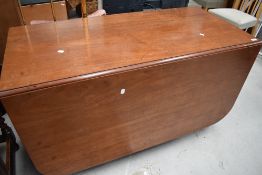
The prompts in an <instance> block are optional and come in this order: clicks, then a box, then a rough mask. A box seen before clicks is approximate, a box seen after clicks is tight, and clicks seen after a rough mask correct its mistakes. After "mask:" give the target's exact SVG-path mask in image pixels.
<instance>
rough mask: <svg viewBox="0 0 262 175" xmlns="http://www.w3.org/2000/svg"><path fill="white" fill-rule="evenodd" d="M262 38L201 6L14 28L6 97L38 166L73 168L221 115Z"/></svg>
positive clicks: (1, 89)
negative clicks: (221, 18) (204, 9)
mask: <svg viewBox="0 0 262 175" xmlns="http://www.w3.org/2000/svg"><path fill="white" fill-rule="evenodd" d="M46 31H49V32H46ZM261 44H262V43H261V41H256V39H254V38H253V37H252V36H251V35H249V34H247V33H245V32H243V31H241V30H239V29H237V28H236V27H234V26H232V25H230V24H228V23H227V22H224V21H222V20H220V19H219V18H217V17H214V16H212V15H211V14H208V13H207V12H205V11H203V10H201V9H199V8H180V9H172V10H171V9H170V10H158V11H150V12H139V13H130V14H122V15H109V16H103V17H96V18H90V19H83V20H82V19H76V20H71V21H62V22H57V23H49V24H41V25H35V26H23V27H16V28H12V29H11V30H10V32H9V38H8V44H7V48H6V55H5V62H4V66H3V71H2V76H1V81H0V98H1V100H2V102H3V104H4V106H5V108H6V110H7V112H8V114H9V116H10V118H11V120H12V122H13V124H14V126H15V128H16V130H17V132H18V134H19V135H20V137H21V140H22V142H23V144H24V146H25V148H26V150H27V151H28V153H29V155H30V157H31V159H32V161H33V163H34V164H35V166H36V167H37V169H38V170H39V171H40V172H41V173H42V174H45V175H55V174H57V175H58V174H59V175H63V174H70V173H73V172H76V171H80V170H83V169H86V168H89V167H92V166H96V165H98V164H102V163H105V162H108V161H110V160H113V159H116V158H120V157H122V156H125V155H128V154H131V153H134V152H137V151H141V150H143V149H146V148H149V147H152V146H155V145H158V144H161V143H164V142H167V141H170V140H173V139H175V138H178V137H180V136H182V135H185V134H187V133H190V132H193V131H196V130H198V129H201V128H203V127H206V126H208V125H211V124H213V123H215V122H217V121H218V120H220V119H222V118H223V117H224V116H225V115H226V114H227V113H228V112H229V110H230V109H231V108H232V106H233V104H234V102H235V100H236V98H237V96H238V94H239V92H240V90H241V88H242V85H243V83H244V82H245V79H246V77H247V75H248V73H249V71H250V69H251V67H252V65H253V63H254V60H255V58H256V56H257V53H258V51H259V50H260V47H261ZM69 152H70V153H69Z"/></svg>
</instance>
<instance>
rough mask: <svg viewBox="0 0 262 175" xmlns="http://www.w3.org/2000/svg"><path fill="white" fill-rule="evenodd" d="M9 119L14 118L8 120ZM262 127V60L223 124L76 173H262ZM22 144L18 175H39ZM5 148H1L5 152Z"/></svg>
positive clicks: (18, 153) (255, 64)
mask: <svg viewBox="0 0 262 175" xmlns="http://www.w3.org/2000/svg"><path fill="white" fill-rule="evenodd" d="M5 118H7V120H8V117H7V116H5ZM9 123H10V122H9ZM261 128H262V57H261V56H260V57H258V58H257V59H256V61H255V63H254V66H253V68H252V70H251V72H250V74H249V76H248V78H247V81H246V83H245V85H244V87H243V89H242V91H241V93H240V95H239V97H238V99H237V101H236V103H235V105H234V107H233V109H232V110H231V111H230V113H229V114H228V115H227V116H226V117H225V118H224V119H223V120H221V121H220V122H218V123H216V124H215V125H212V126H210V127H208V128H206V129H203V130H201V131H198V132H195V133H193V134H190V135H187V136H185V137H182V138H180V139H177V140H175V141H172V142H169V143H166V144H163V145H160V146H157V147H154V148H151V149H148V150H145V151H143V152H140V153H136V154H133V155H131V156H128V157H125V158H122V159H119V160H116V161H112V162H110V163H107V164H105V165H102V166H98V167H96V168H92V169H89V170H86V171H83V172H79V173H76V174H75V175H175V174H178V175H190V174H194V175H205V174H212V175H221V174H223V175H261V172H262V156H261V155H262V149H261V148H262V137H261V135H262V129H261ZM20 145H21V148H20V150H19V151H18V152H17V175H39V174H38V173H37V171H36V170H35V168H34V166H33V165H32V162H31V160H30V159H29V158H28V155H27V153H26V152H25V150H24V149H23V146H22V144H21V143H20ZM3 149H4V147H3V145H1V147H0V152H1V153H3Z"/></svg>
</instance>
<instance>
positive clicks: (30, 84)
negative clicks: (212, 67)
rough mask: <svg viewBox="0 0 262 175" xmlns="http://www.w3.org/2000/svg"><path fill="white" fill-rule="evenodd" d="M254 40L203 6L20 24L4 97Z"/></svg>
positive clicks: (13, 35) (13, 36)
mask: <svg viewBox="0 0 262 175" xmlns="http://www.w3.org/2000/svg"><path fill="white" fill-rule="evenodd" d="M254 42H255V43H256V42H259V41H252V36H251V35H249V34H246V33H245V32H243V31H241V30H239V29H237V28H235V27H234V26H232V25H230V24H228V23H227V22H224V21H222V20H220V19H219V18H217V17H215V16H213V15H211V14H209V13H207V12H205V11H203V10H201V9H199V8H180V9H168V10H156V11H146V12H138V13H128V14H121V15H109V16H102V17H94V18H89V19H74V20H68V21H61V22H54V23H48V24H39V25H33V26H21V27H14V28H11V29H10V31H9V34H8V42H7V47H6V52H5V58H4V64H3V69H2V75H1V81H0V97H5V96H7V95H13V94H15V93H21V92H25V91H28V90H35V89H39V88H44V87H49V86H52V85H58V84H62V83H68V82H71V81H72V80H80V79H83V78H93V77H96V76H101V75H105V74H108V73H115V72H116V71H120V70H122V71H123V70H125V71H127V70H128V69H129V68H130V69H131V68H134V67H136V66H137V65H141V64H144V63H151V62H152V61H158V62H159V61H165V60H166V59H168V58H175V59H182V58H183V56H184V55H189V54H196V53H201V52H205V51H209V52H210V53H212V51H213V50H216V49H221V48H226V47H232V46H235V45H240V44H242V45H243V44H250V43H254ZM179 56H180V57H179ZM181 56H182V57H181ZM123 68H124V69H123Z"/></svg>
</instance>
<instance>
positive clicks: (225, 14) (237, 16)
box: [208, 8, 257, 29]
mask: <svg viewBox="0 0 262 175" xmlns="http://www.w3.org/2000/svg"><path fill="white" fill-rule="evenodd" d="M208 11H209V12H210V13H212V14H215V15H216V16H218V17H221V18H223V19H225V20H226V21H228V22H230V23H231V24H233V25H235V26H236V27H238V28H240V29H247V28H250V27H253V26H255V25H256V23H257V18H256V17H254V16H252V15H249V14H247V13H244V12H242V11H240V10H236V9H232V8H219V9H210V10H208Z"/></svg>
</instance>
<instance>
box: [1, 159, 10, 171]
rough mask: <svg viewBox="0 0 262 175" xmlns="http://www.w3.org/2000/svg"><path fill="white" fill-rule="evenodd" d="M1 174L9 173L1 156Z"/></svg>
mask: <svg viewBox="0 0 262 175" xmlns="http://www.w3.org/2000/svg"><path fill="white" fill-rule="evenodd" d="M0 174H2V175H8V172H7V170H6V168H5V163H4V161H3V160H2V159H1V158H0Z"/></svg>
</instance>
